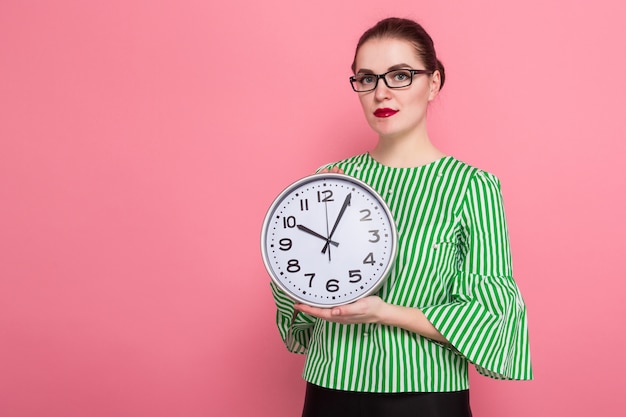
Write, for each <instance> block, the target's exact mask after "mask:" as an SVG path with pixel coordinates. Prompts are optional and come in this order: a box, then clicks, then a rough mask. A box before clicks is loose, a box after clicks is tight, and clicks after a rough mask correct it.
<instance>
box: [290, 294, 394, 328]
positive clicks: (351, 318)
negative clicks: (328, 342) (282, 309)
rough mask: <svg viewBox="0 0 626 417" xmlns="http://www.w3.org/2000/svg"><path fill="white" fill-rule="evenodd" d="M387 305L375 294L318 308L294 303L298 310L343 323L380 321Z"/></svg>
mask: <svg viewBox="0 0 626 417" xmlns="http://www.w3.org/2000/svg"><path fill="white" fill-rule="evenodd" d="M388 306H389V304H387V303H385V302H384V301H383V300H381V298H380V297H377V296H369V297H365V298H362V299H360V300H357V301H355V302H354V303H351V304H347V305H343V306H339V307H333V308H319V307H312V306H309V305H306V304H296V305H295V308H296V310H298V311H301V312H303V313H306V314H309V315H311V316H315V317H318V318H320V319H323V320H327V321H334V322H336V323H343V324H355V323H380V322H381V319H382V317H384V311H385V309H386V308H387V307H388Z"/></svg>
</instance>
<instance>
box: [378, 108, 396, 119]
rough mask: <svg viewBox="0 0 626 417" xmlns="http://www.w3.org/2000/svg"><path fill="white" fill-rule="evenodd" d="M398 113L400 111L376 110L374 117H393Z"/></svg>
mask: <svg viewBox="0 0 626 417" xmlns="http://www.w3.org/2000/svg"><path fill="white" fill-rule="evenodd" d="M396 113H398V110H394V109H386V108H385V109H376V111H375V112H374V116H376V117H391V116H393V115H394V114H396Z"/></svg>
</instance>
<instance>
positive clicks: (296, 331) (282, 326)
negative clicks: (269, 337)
mask: <svg viewBox="0 0 626 417" xmlns="http://www.w3.org/2000/svg"><path fill="white" fill-rule="evenodd" d="M270 285H271V287H272V295H273V296H274V302H275V303H276V308H277V310H276V324H277V326H278V332H279V333H280V337H281V338H282V339H283V342H285V346H286V347H287V350H289V351H290V352H293V353H302V354H304V353H306V352H307V349H308V347H309V340H310V338H311V334H312V332H313V326H314V325H315V320H316V319H315V318H314V317H312V316H309V315H307V314H304V313H299V312H298V311H297V310H296V309H295V308H294V301H293V300H292V299H291V298H289V297H287V295H285V293H284V292H283V291H281V289H280V288H278V286H277V285H276V284H274V283H273V282H271V283H270Z"/></svg>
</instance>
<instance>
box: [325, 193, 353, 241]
mask: <svg viewBox="0 0 626 417" xmlns="http://www.w3.org/2000/svg"><path fill="white" fill-rule="evenodd" d="M351 199H352V193H350V194H348V195H347V196H346V199H345V200H343V205H342V206H341V210H339V215H337V220H335V224H334V225H333V229H332V230H331V231H330V234H329V235H328V239H327V242H326V244H325V245H324V247H323V248H322V253H326V250H328V244H329V243H330V239H332V237H333V234H334V233H335V230H337V225H338V224H339V220H341V218H342V217H343V213H345V211H346V208H347V207H348V206H349V205H350V200H351Z"/></svg>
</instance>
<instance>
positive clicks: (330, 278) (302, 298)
mask: <svg viewBox="0 0 626 417" xmlns="http://www.w3.org/2000/svg"><path fill="white" fill-rule="evenodd" d="M396 241H397V237H396V227H395V224H394V222H393V219H392V216H391V213H390V212H389V209H388V208H387V206H386V205H385V203H384V201H383V200H382V199H381V198H380V196H378V195H377V194H376V192H375V191H374V190H372V189H371V188H370V187H369V186H368V185H366V184H365V183H363V182H361V181H359V180H357V179H355V178H353V177H350V176H347V175H343V174H331V173H327V174H316V175H311V176H309V177H306V178H303V179H301V180H299V181H297V182H295V183H294V184H292V185H290V186H289V187H287V189H285V190H284V191H283V192H282V193H281V194H280V195H279V196H278V197H277V198H276V200H275V201H274V203H273V204H272V206H271V207H270V209H269V211H268V213H267V215H266V217H265V222H264V223H263V230H262V236H261V248H262V252H263V261H264V262H265V266H266V268H267V270H268V272H269V273H270V276H271V277H272V279H273V280H274V282H275V283H276V284H277V285H278V286H279V287H280V288H281V289H282V290H283V291H285V293H286V294H288V295H289V296H291V297H292V298H293V299H295V300H297V301H299V302H302V303H304V304H309V305H312V306H317V307H332V306H337V305H342V304H347V303H350V302H353V301H356V300H358V299H359V298H362V297H364V296H366V295H370V294H372V293H374V292H375V291H376V290H378V289H379V288H380V286H381V285H382V284H383V282H384V279H385V278H386V277H387V275H388V273H389V272H390V269H391V267H392V265H393V261H394V258H395V255H396Z"/></svg>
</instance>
